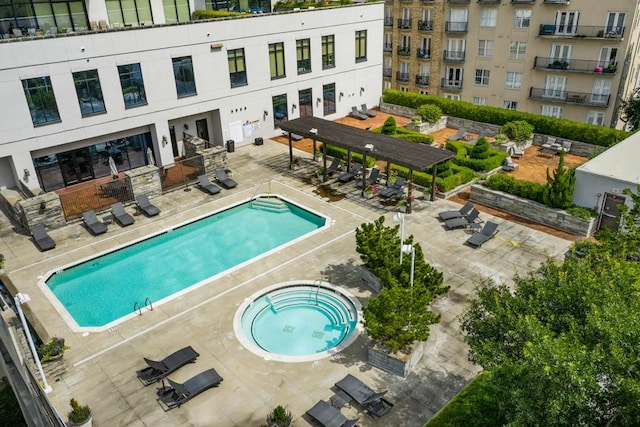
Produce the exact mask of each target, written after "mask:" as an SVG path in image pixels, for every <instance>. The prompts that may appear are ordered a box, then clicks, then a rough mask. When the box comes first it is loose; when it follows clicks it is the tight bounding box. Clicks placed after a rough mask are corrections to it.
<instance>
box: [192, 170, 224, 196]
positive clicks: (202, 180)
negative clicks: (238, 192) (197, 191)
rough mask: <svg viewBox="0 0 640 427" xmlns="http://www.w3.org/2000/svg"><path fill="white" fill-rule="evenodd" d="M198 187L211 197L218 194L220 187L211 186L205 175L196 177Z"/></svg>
mask: <svg viewBox="0 0 640 427" xmlns="http://www.w3.org/2000/svg"><path fill="white" fill-rule="evenodd" d="M198 185H199V186H200V188H202V189H203V190H204V191H206V192H208V193H209V194H211V195H212V196H213V195H216V194H218V193H219V192H220V191H221V190H220V187H218V186H217V185H215V184H212V183H211V181H209V177H208V176H207V175H198Z"/></svg>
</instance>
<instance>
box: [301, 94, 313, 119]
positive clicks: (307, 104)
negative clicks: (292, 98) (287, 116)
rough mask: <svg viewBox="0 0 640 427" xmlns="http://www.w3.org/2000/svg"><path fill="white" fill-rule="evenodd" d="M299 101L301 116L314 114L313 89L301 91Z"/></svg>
mask: <svg viewBox="0 0 640 427" xmlns="http://www.w3.org/2000/svg"><path fill="white" fill-rule="evenodd" d="M298 102H299V104H300V117H311V116H313V94H312V92H311V89H303V90H301V91H299V92H298Z"/></svg>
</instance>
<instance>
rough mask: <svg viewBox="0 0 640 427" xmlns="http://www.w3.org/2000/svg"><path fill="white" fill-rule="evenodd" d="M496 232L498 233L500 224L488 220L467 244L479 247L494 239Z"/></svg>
mask: <svg viewBox="0 0 640 427" xmlns="http://www.w3.org/2000/svg"><path fill="white" fill-rule="evenodd" d="M496 234H498V224H496V223H495V222H491V221H487V223H486V224H485V225H484V227H482V230H480V231H479V232H478V233H476V234H474V235H472V236H471V237H469V238H468V239H467V244H468V245H469V246H472V247H473V248H479V247H480V246H482V245H483V244H484V243H485V242H488V241H489V240H491V239H493V238H494V237H495V235H496Z"/></svg>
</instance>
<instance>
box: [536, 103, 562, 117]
mask: <svg viewBox="0 0 640 427" xmlns="http://www.w3.org/2000/svg"><path fill="white" fill-rule="evenodd" d="M540 114H542V115H543V116H548V117H555V118H556V119H559V118H561V117H562V108H561V107H557V106H555V105H543V106H542V108H541V110H540Z"/></svg>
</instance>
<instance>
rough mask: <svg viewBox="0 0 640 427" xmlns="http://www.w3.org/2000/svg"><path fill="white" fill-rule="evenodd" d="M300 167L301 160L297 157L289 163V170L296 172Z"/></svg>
mask: <svg viewBox="0 0 640 427" xmlns="http://www.w3.org/2000/svg"><path fill="white" fill-rule="evenodd" d="M300 166H302V160H300V158H299V157H294V158H293V160H292V161H291V169H293V170H296V169H298V168H299V167H300Z"/></svg>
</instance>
